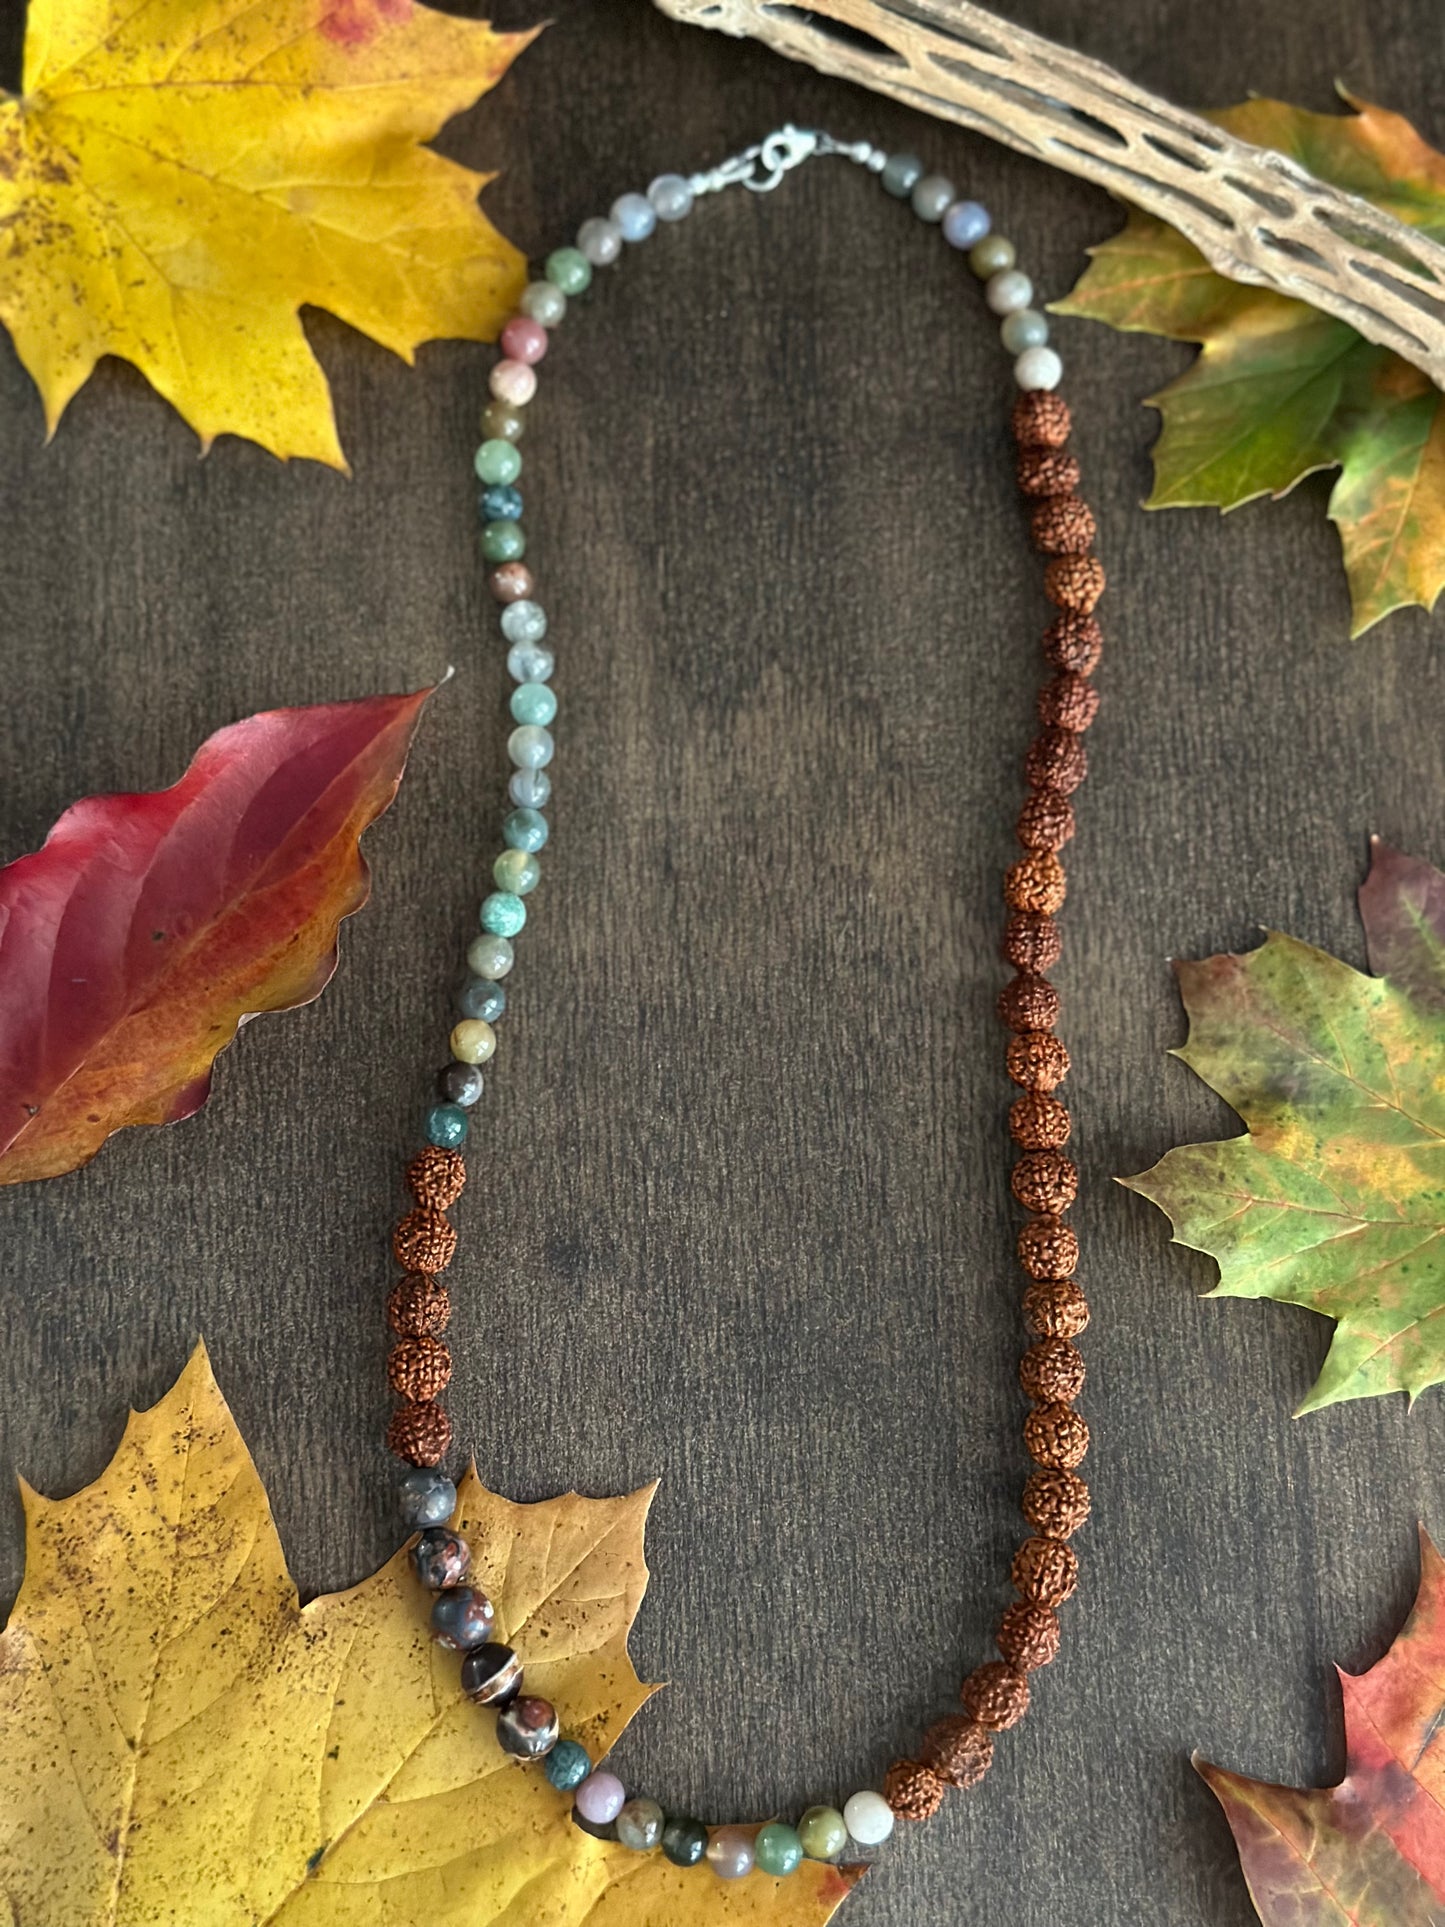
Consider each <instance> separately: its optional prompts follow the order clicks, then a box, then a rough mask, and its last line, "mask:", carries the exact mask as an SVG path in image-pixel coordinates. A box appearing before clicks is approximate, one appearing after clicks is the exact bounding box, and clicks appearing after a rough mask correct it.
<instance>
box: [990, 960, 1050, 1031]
mask: <svg viewBox="0 0 1445 1927" xmlns="http://www.w3.org/2000/svg"><path fill="white" fill-rule="evenodd" d="M998 1014H999V1016H1000V1017H1001V1018H1002V1020H1003V1021H1004V1023H1006V1024H1007V1025H1008V1027H1009V1029H1010V1030H1048V1029H1049V1027H1050V1026H1051V1025H1053V1024H1056V1023H1057V1022H1058V1020H1059V993H1058V991H1057V990H1055V989H1054V987H1053V985H1052V984H1051V983H1050V982H1049V980H1048V978H1047V977H1039V976H1036V975H1035V974H1034V972H1033V971H1031V970H1021V971H1020V972H1019V974H1018V975H1017V977H1015V978H1014V979H1013V980H1012V981H1011V982H1010V983H1007V984H1005V985H1004V987H1003V989H1002V990H1001V991H1000V992H999V998H998Z"/></svg>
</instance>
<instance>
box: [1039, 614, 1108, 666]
mask: <svg viewBox="0 0 1445 1927" xmlns="http://www.w3.org/2000/svg"><path fill="white" fill-rule="evenodd" d="M1103 653H1104V632H1103V630H1102V629H1101V628H1100V627H1099V624H1098V622H1097V620H1096V619H1095V617H1093V616H1083V615H1080V614H1079V613H1078V611H1077V610H1075V609H1060V611H1059V613H1058V614H1057V615H1056V616H1055V617H1054V619H1053V621H1052V622H1051V623H1050V624H1049V626H1048V628H1047V629H1045V631H1044V657H1045V660H1046V661H1048V662H1051V663H1052V664H1053V666H1054V668H1055V669H1069V670H1072V671H1073V673H1074V674H1075V675H1076V676H1088V675H1091V674H1092V673H1093V671H1094V670H1095V669H1097V668H1098V666H1099V658H1100V656H1101V655H1102V654H1103Z"/></svg>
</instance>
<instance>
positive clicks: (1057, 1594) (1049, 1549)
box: [1009, 1539, 1079, 1606]
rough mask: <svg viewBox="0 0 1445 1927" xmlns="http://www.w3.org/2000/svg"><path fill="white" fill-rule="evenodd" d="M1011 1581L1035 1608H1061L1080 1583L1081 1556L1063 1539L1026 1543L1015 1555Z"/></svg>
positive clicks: (1036, 1540) (1010, 1568) (1031, 1540)
mask: <svg viewBox="0 0 1445 1927" xmlns="http://www.w3.org/2000/svg"><path fill="white" fill-rule="evenodd" d="M1009 1578H1010V1579H1012V1581H1013V1582H1014V1585H1015V1586H1016V1587H1017V1588H1018V1590H1019V1594H1020V1596H1021V1597H1022V1598H1024V1599H1030V1600H1032V1601H1033V1603H1034V1605H1036V1606H1062V1605H1063V1603H1064V1601H1065V1600H1066V1599H1071V1598H1072V1597H1073V1595H1074V1591H1075V1589H1076V1587H1077V1586H1078V1583H1079V1555H1078V1553H1076V1552H1075V1551H1074V1548H1073V1547H1072V1546H1066V1545H1065V1544H1064V1542H1063V1540H1062V1539H1025V1540H1024V1542H1023V1544H1022V1545H1021V1546H1020V1547H1019V1549H1018V1551H1017V1552H1016V1553H1015V1554H1014V1557H1013V1564H1012V1565H1011V1566H1010V1567H1009Z"/></svg>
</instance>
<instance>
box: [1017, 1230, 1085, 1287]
mask: <svg viewBox="0 0 1445 1927" xmlns="http://www.w3.org/2000/svg"><path fill="white" fill-rule="evenodd" d="M1018 1254H1019V1263H1020V1264H1021V1265H1022V1266H1023V1268H1024V1270H1025V1271H1026V1272H1027V1273H1028V1274H1029V1276H1030V1278H1072V1277H1073V1275H1074V1273H1075V1272H1076V1271H1077V1270H1078V1268H1079V1237H1078V1233H1077V1232H1076V1231H1075V1230H1074V1228H1073V1226H1072V1225H1068V1224H1065V1223H1064V1221H1063V1219H1062V1218H1049V1217H1044V1218H1030V1219H1029V1221H1028V1223H1027V1224H1026V1225H1022V1226H1021V1227H1020V1228H1019V1235H1018Z"/></svg>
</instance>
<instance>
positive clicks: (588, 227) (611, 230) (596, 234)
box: [577, 214, 622, 268]
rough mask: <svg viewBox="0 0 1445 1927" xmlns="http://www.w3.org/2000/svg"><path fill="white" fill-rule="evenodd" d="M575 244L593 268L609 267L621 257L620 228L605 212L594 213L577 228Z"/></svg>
mask: <svg viewBox="0 0 1445 1927" xmlns="http://www.w3.org/2000/svg"><path fill="white" fill-rule="evenodd" d="M577 246H578V249H579V251H580V252H581V253H583V254H585V255H586V257H587V259H588V260H589V261H590V262H591V263H592V265H593V267H594V268H610V267H612V266H613V265H614V264H615V263H616V262H618V261H620V260H621V258H622V229H621V228H620V227H618V225H617V223H616V222H615V221H610V220H608V218H607V216H606V215H605V214H594V215H593V216H592V218H591V219H590V220H587V221H584V222H583V223H582V225H581V227H580V228H578V230H577Z"/></svg>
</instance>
